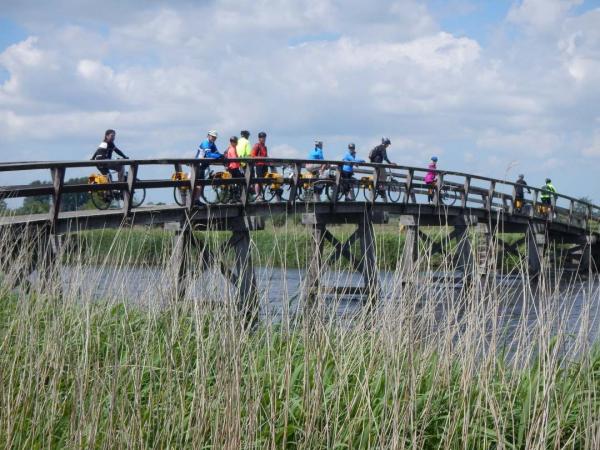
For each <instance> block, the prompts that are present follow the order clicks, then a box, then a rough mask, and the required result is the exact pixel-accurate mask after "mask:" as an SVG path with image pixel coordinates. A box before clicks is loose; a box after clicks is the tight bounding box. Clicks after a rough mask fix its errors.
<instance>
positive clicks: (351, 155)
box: [342, 142, 365, 201]
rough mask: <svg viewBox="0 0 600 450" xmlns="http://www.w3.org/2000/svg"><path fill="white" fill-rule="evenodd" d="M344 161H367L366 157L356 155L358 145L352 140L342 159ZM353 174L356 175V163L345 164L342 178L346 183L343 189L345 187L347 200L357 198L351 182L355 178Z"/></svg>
mask: <svg viewBox="0 0 600 450" xmlns="http://www.w3.org/2000/svg"><path fill="white" fill-rule="evenodd" d="M342 161H348V162H357V163H361V162H365V160H364V159H360V158H357V157H356V146H355V145H354V143H352V142H351V143H350V144H348V151H347V152H346V154H345V155H344V158H343V159H342ZM353 175H354V165H353V164H344V165H343V166H342V179H343V183H344V186H343V189H344V195H345V200H346V201H354V200H356V199H355V198H354V191H353V190H352V184H351V183H352V181H350V180H352V179H353Z"/></svg>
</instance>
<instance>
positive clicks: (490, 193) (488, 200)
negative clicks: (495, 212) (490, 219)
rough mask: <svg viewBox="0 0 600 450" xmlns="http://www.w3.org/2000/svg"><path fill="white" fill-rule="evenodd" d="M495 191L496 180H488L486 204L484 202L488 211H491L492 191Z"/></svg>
mask: <svg viewBox="0 0 600 450" xmlns="http://www.w3.org/2000/svg"><path fill="white" fill-rule="evenodd" d="M495 191H496V182H495V181H493V180H492V181H490V187H489V189H488V195H487V199H486V204H485V209H487V211H488V212H491V211H492V203H493V202H494V192H495Z"/></svg>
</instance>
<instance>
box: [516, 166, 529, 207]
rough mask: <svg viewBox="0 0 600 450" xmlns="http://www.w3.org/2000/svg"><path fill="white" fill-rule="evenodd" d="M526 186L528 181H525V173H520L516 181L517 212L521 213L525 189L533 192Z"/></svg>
mask: <svg viewBox="0 0 600 450" xmlns="http://www.w3.org/2000/svg"><path fill="white" fill-rule="evenodd" d="M526 186H527V182H526V181H525V175H523V174H520V175H519V178H518V179H517V181H515V212H518V213H520V212H521V208H523V204H524V200H525V189H527V193H531V189H529V188H528V187H526Z"/></svg>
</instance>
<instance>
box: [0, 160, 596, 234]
mask: <svg viewBox="0 0 600 450" xmlns="http://www.w3.org/2000/svg"><path fill="white" fill-rule="evenodd" d="M230 162H239V163H241V164H243V165H244V166H245V170H244V175H243V176H242V177H240V178H232V177H228V176H227V175H225V174H226V173H227V170H226V167H225V166H224V164H225V163H230ZM98 164H101V165H102V166H103V167H105V168H110V169H112V170H114V171H119V170H123V171H126V172H127V177H125V178H123V179H122V180H121V181H118V180H117V177H116V176H113V181H111V182H110V183H109V184H103V183H66V182H65V174H66V173H67V171H73V170H79V171H82V170H84V171H85V170H87V171H89V172H90V173H93V172H95V173H97V172H98V169H97V165H98ZM315 165H319V166H321V167H323V168H326V170H323V171H319V170H315V169H316V166H315ZM345 165H346V166H348V165H350V166H352V167H353V169H354V174H353V178H351V179H350V178H348V177H347V175H346V174H345V173H343V170H342V168H343V166H345ZM261 167H262V168H264V167H268V168H269V169H268V170H266V173H265V175H264V176H261V177H258V176H257V173H259V174H260V173H261V171H262V170H264V169H261ZM308 169H310V170H308ZM157 170H159V171H162V173H161V175H160V176H158V177H157V176H156V175H155V174H156V171H157ZM22 171H36V172H37V173H39V172H40V171H45V172H46V173H47V174H48V176H49V178H50V180H51V181H50V182H48V183H47V184H42V185H35V186H31V185H10V186H2V187H0V198H17V197H31V196H50V197H51V199H52V201H51V207H50V212H49V217H48V219H49V220H50V221H51V223H55V222H56V220H57V219H58V218H59V216H60V214H61V213H62V212H61V199H62V197H63V196H64V195H65V194H70V193H81V192H89V193H92V194H93V195H100V194H103V193H106V192H117V193H119V198H120V199H121V201H120V202H119V204H118V206H119V209H118V210H117V211H120V212H121V213H122V214H124V215H125V216H127V215H129V214H131V212H132V210H135V207H136V204H135V201H134V200H135V195H136V192H137V193H139V192H142V191H145V190H149V191H151V190H155V189H161V188H163V189H164V188H169V189H172V190H173V195H174V200H176V201H178V203H179V204H180V207H182V208H188V209H192V208H194V207H195V202H196V200H202V201H203V202H204V203H208V204H214V205H217V204H223V203H233V204H238V205H241V206H247V205H249V204H253V203H256V194H258V192H256V191H257V190H261V191H262V197H264V198H265V199H266V200H271V201H282V202H286V203H293V204H295V203H299V202H304V203H308V202H314V201H320V202H329V203H331V205H332V208H335V207H336V205H337V203H340V202H345V201H363V202H370V203H373V204H375V203H377V204H379V203H384V202H387V203H390V204H404V205H410V204H414V205H417V204H418V205H422V206H427V207H432V208H442V207H447V208H450V207H452V208H479V209H485V210H487V211H489V212H495V213H498V214H511V215H519V216H524V217H526V218H538V219H547V220H552V221H557V222H560V223H564V224H566V225H570V226H577V227H579V228H593V229H594V230H597V229H598V223H599V222H600V207H598V206H596V205H593V204H591V203H587V202H584V201H581V200H579V199H576V198H573V197H570V196H567V195H564V194H560V193H557V194H555V195H553V196H552V197H551V206H552V208H551V209H550V208H547V207H546V206H545V205H543V203H542V190H541V189H540V188H536V187H533V186H527V187H525V198H524V199H523V200H522V201H520V202H519V201H517V200H518V199H517V197H516V187H517V185H516V184H515V183H512V182H509V181H506V180H500V179H495V178H490V177H483V176H479V175H475V174H468V173H463V172H455V171H444V170H438V171H437V177H436V182H435V183H433V184H427V183H425V175H426V174H427V172H428V169H426V168H422V167H411V166H398V165H387V164H374V163H351V162H343V161H336V160H325V161H314V160H303V159H282V158H256V159H243V158H240V159H236V160H227V161H224V160H214V159H147V160H106V161H101V162H99V161H51V162H14V163H1V164H0V172H22ZM150 172H152V173H153V177H152V178H147V174H148V173H150ZM275 173H277V174H278V175H274V174H275ZM145 174H146V177H145ZM176 174H178V175H176ZM94 193H96V194H94ZM384 193H385V195H383V194H384ZM267 197H268V198H267ZM113 211H114V208H113Z"/></svg>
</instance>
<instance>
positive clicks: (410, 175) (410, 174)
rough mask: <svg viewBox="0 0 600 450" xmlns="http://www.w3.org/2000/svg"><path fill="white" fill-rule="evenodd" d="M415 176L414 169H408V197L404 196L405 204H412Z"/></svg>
mask: <svg viewBox="0 0 600 450" xmlns="http://www.w3.org/2000/svg"><path fill="white" fill-rule="evenodd" d="M414 176H415V171H414V170H413V169H408V173H407V174H406V195H405V196H404V203H410V200H411V195H412V185H413V178H414Z"/></svg>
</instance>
